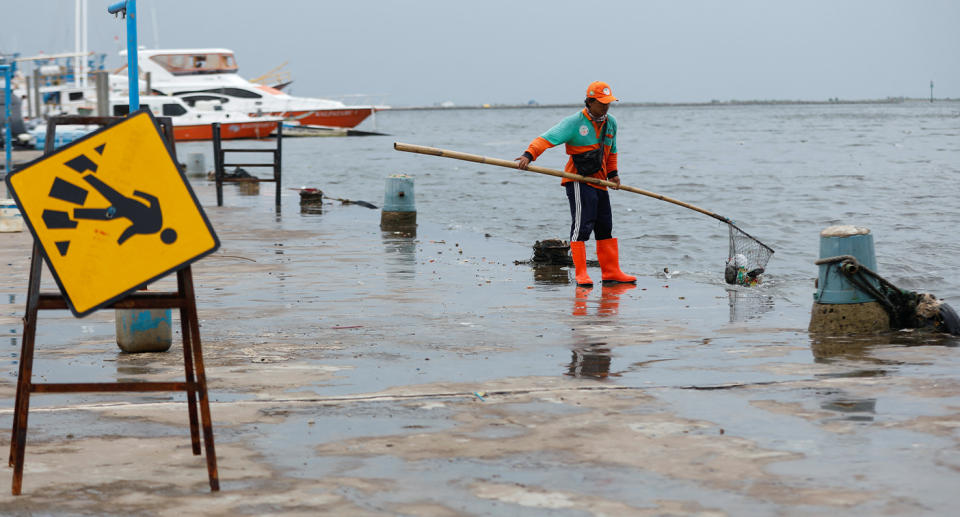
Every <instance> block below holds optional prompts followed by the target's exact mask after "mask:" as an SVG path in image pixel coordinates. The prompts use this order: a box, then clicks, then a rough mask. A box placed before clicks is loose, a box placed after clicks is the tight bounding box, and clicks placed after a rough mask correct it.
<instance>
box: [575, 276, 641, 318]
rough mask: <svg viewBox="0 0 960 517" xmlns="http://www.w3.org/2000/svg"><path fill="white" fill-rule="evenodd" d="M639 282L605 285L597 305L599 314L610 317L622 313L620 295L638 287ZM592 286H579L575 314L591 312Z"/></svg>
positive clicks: (585, 314)
mask: <svg viewBox="0 0 960 517" xmlns="http://www.w3.org/2000/svg"><path fill="white" fill-rule="evenodd" d="M636 288H637V284H609V285H604V286H603V287H602V288H601V290H600V303H599V304H598V305H597V311H596V315H597V316H603V317H610V316H616V315H617V314H619V313H620V297H621V296H623V295H624V294H625V293H626V292H627V291H630V290H631V289H636ZM592 292H593V288H592V287H582V286H577V289H576V290H575V291H574V297H573V311H572V313H571V314H572V315H574V316H587V315H588V314H589V312H590V311H589V305H588V302H589V300H590V294H591V293H592Z"/></svg>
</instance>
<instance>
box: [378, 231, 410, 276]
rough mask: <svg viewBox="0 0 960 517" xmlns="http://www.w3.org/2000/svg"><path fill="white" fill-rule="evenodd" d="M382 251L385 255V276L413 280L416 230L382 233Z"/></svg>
mask: <svg viewBox="0 0 960 517" xmlns="http://www.w3.org/2000/svg"><path fill="white" fill-rule="evenodd" d="M380 238H381V240H383V250H384V252H386V254H387V260H386V264H387V274H390V275H399V276H400V277H402V278H413V277H414V276H416V274H417V229H416V228H406V229H405V230H404V231H382V232H380Z"/></svg>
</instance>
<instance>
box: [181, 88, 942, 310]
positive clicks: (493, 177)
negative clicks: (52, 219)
mask: <svg viewBox="0 0 960 517" xmlns="http://www.w3.org/2000/svg"><path fill="white" fill-rule="evenodd" d="M573 111H574V109H573V108H557V109H553V108H550V109H547V108H545V109H517V110H500V109H498V110H451V111H396V112H383V113H380V114H378V115H377V124H378V128H377V129H378V130H380V131H381V132H385V133H388V134H390V136H389V137H367V138H299V139H294V138H288V139H286V140H284V185H285V186H286V187H299V186H301V185H306V186H312V187H319V188H321V189H322V190H324V192H326V193H327V195H328V196H334V197H341V198H349V199H354V200H356V199H362V200H366V201H371V202H373V203H375V204H377V205H381V204H382V202H383V200H382V195H383V181H384V177H385V176H387V175H389V174H397V173H406V174H413V175H414V176H416V178H417V179H416V182H417V183H416V202H417V209H418V217H419V218H420V219H421V220H428V221H432V222H437V223H442V224H448V225H450V226H451V227H453V228H458V229H464V230H469V231H474V232H478V233H489V234H491V235H492V236H494V237H497V238H502V239H506V240H508V241H513V242H517V243H523V244H532V243H533V242H534V241H535V240H538V239H543V238H550V237H561V238H567V235H568V233H569V224H570V223H569V208H568V205H567V200H566V196H565V194H564V191H563V189H562V188H561V187H560V186H559V180H558V179H555V178H549V177H545V176H540V175H537V174H533V173H519V172H517V171H512V170H509V169H504V168H499V167H493V166H485V165H479V164H472V163H468V162H462V161H455V160H448V159H443V158H436V157H429V156H420V155H412V154H407V153H399V152H397V151H394V150H393V148H392V144H393V142H394V141H399V142H405V143H413V144H420V145H427V146H433V147H440V148H445V149H452V150H458V151H463V152H468V153H474V154H481V155H485V156H491V157H496V158H505V159H513V158H515V157H517V156H519V155H520V154H521V153H522V152H523V150H524V149H525V148H526V145H527V144H528V143H529V142H530V140H532V139H533V138H534V137H536V136H537V135H538V134H540V133H542V132H543V131H545V130H547V129H549V128H550V127H551V126H552V125H553V124H554V123H556V122H557V121H559V120H560V119H561V118H562V117H564V116H566V115H568V114H570V113H572V112H573ZM611 112H612V113H613V114H614V116H616V117H617V120H618V123H619V135H618V147H619V152H620V159H619V163H620V171H621V177H622V179H623V182H624V184H627V185H632V186H635V187H639V188H643V189H647V190H651V191H654V192H657V193H660V194H663V195H666V196H670V197H674V198H677V199H680V200H683V201H686V202H689V203H692V204H694V205H697V206H700V207H702V208H705V209H707V210H711V211H714V212H716V213H718V214H721V215H723V216H726V217H729V218H730V219H732V220H734V221H735V222H736V223H737V224H738V226H740V227H741V228H742V229H743V230H744V231H746V232H748V233H750V234H751V235H753V236H755V237H757V238H758V239H760V240H761V241H763V242H764V243H765V244H767V245H768V246H770V247H772V248H773V249H774V250H776V254H775V255H774V257H773V259H772V260H771V262H770V264H769V266H768V274H767V276H766V279H765V284H764V285H763V286H762V287H761V288H760V289H759V291H761V292H763V293H764V294H767V295H770V296H774V297H776V298H778V299H781V300H785V301H787V302H790V303H793V304H797V305H800V306H808V305H810V303H811V302H812V292H813V278H814V277H815V276H816V266H814V265H813V261H814V260H816V259H817V253H818V250H819V247H818V246H819V244H818V234H819V232H820V230H822V229H823V228H825V227H827V226H831V225H834V224H856V225H862V226H866V227H868V228H870V229H871V230H872V232H873V234H874V242H875V246H876V250H877V259H878V266H879V273H880V274H882V275H884V276H886V277H887V278H888V279H889V280H891V281H892V282H894V283H895V284H896V285H898V286H900V287H903V288H907V289H911V290H917V291H929V292H933V293H934V294H936V295H938V296H939V297H941V298H945V299H947V300H948V301H953V302H954V305H955V306H958V305H960V281H958V275H957V274H956V272H957V271H958V270H960V267H958V266H960V253H958V251H960V244H958V241H957V239H956V238H955V237H954V235H953V233H952V232H953V229H954V228H955V227H956V226H957V224H958V223H960V201H958V199H957V196H956V193H957V192H958V191H960V189H958V187H960V174H958V172H960V166H958V163H960V160H958V159H960V154H958V152H960V147H958V145H957V141H958V139H957V137H958V136H960V103H935V104H930V103H923V102H908V103H903V104H889V105H887V104H883V105H881V104H876V105H811V106H793V105H782V106H776V105H767V106H695V107H656V108H650V107H647V108H616V107H614V108H613V110H612V111H611ZM361 129H372V124H371V123H370V122H366V123H364V125H363V126H361ZM244 145H245V146H247V145H249V146H264V147H269V146H272V145H273V143H272V142H263V143H250V144H246V143H245V144H244ZM178 151H179V152H180V153H181V157H183V156H184V153H186V152H196V151H204V152H206V153H208V156H207V163H208V164H212V163H213V161H212V153H211V146H210V144H209V143H206V142H204V143H185V144H181V145H179V146H178ZM565 161H566V155H565V154H564V152H563V150H562V149H552V150H549V151H547V153H546V154H545V155H544V156H543V157H541V159H540V160H538V161H537V165H541V166H546V167H551V168H556V169H562V168H563V165H564V163H565ZM289 192H290V196H288V197H287V198H286V201H285V203H289V204H290V205H291V209H294V207H295V206H296V202H297V200H296V197H295V196H296V194H295V193H293V192H292V191H289ZM611 199H612V203H613V210H614V236H616V237H618V238H619V239H620V241H621V261H622V263H623V266H624V269H625V270H628V271H630V272H634V273H638V274H641V275H655V274H657V273H658V272H660V271H662V270H663V268H664V267H667V268H669V270H670V271H671V272H679V274H678V275H677V276H675V277H678V278H685V279H690V280H693V281H696V282H704V283H714V284H720V283H722V282H723V280H722V276H723V264H724V261H725V260H726V258H727V246H728V242H727V241H728V236H727V228H726V225H724V224H722V223H719V222H717V221H715V220H713V219H711V218H709V217H706V216H703V215H701V214H698V213H696V212H693V211H690V210H686V209H684V208H681V207H678V206H675V205H671V204H667V203H664V202H661V201H657V200H654V199H650V198H647V197H644V196H639V195H636V194H632V193H627V192H622V193H614V194H613V195H612V198H611ZM588 249H592V244H591V245H590V246H589V247H588ZM517 258H518V259H524V258H527V257H517Z"/></svg>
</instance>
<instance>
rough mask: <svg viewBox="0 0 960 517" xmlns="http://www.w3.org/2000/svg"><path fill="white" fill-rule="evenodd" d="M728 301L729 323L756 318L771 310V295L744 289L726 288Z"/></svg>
mask: <svg viewBox="0 0 960 517" xmlns="http://www.w3.org/2000/svg"><path fill="white" fill-rule="evenodd" d="M727 298H728V299H729V301H730V323H738V322H741V321H746V320H749V319H753V318H758V317H760V316H761V315H762V314H764V313H766V312H770V311H772V310H773V296H770V295H766V294H760V293H758V292H752V291H747V290H745V289H727Z"/></svg>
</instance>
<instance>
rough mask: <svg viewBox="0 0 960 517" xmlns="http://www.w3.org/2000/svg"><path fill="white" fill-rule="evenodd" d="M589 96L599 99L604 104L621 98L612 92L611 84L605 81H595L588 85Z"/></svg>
mask: <svg viewBox="0 0 960 517" xmlns="http://www.w3.org/2000/svg"><path fill="white" fill-rule="evenodd" d="M587 97H590V98H592V99H597V100H598V101H600V102H602V103H604V104H610V103H611V102H613V101H616V100H620V99H617V98H616V97H614V96H613V94H612V93H610V85H609V84H607V83H605V82H603V81H595V82H592V83H590V86H588V87H587Z"/></svg>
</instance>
